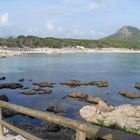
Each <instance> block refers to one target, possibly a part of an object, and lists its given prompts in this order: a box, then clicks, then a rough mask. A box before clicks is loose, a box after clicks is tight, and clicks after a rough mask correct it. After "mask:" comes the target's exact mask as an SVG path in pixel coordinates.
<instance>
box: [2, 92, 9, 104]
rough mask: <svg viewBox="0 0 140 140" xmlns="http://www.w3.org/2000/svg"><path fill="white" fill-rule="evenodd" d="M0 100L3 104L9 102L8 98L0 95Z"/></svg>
mask: <svg viewBox="0 0 140 140" xmlns="http://www.w3.org/2000/svg"><path fill="white" fill-rule="evenodd" d="M0 100H2V101H5V102H8V101H9V99H8V97H7V96H6V95H4V94H1V95H0Z"/></svg>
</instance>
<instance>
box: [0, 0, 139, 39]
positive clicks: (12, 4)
mask: <svg viewBox="0 0 140 140" xmlns="http://www.w3.org/2000/svg"><path fill="white" fill-rule="evenodd" d="M125 25H131V26H135V27H137V28H140V0H0V37H9V36H18V35H35V36H41V37H59V38H80V39H99V38H102V37H105V36H107V35H110V34H112V33H114V32H116V31H117V30H118V29H119V28H121V27H122V26H125Z"/></svg>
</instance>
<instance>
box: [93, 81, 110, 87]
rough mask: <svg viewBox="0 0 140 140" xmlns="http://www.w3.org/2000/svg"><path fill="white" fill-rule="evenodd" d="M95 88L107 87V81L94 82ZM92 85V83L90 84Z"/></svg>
mask: <svg viewBox="0 0 140 140" xmlns="http://www.w3.org/2000/svg"><path fill="white" fill-rule="evenodd" d="M95 83H96V84H95V85H96V86H97V87H108V82H107V81H103V80H102V81H96V82H95ZM91 84H92V83H91Z"/></svg>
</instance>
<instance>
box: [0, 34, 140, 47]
mask: <svg viewBox="0 0 140 140" xmlns="http://www.w3.org/2000/svg"><path fill="white" fill-rule="evenodd" d="M0 46H8V47H21V48H22V47H25V46H26V47H32V48H36V47H50V48H62V47H75V46H84V47H86V48H103V47H116V48H133V49H140V42H131V41H119V40H109V39H106V40H82V39H60V38H41V37H36V36H26V37H25V36H18V37H17V38H11V37H10V38H8V39H2V38H0Z"/></svg>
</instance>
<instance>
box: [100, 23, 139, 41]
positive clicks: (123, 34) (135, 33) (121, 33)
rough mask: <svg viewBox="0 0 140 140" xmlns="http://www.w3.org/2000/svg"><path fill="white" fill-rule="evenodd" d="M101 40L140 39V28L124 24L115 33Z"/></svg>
mask: <svg viewBox="0 0 140 140" xmlns="http://www.w3.org/2000/svg"><path fill="white" fill-rule="evenodd" d="M101 40H119V41H136V42H138V41H140V29H138V28H136V27H133V26H129V25H127V26H123V27H122V28H120V29H119V30H118V31H116V32H115V33H114V34H112V35H109V36H107V37H104V38H102V39H101Z"/></svg>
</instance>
